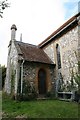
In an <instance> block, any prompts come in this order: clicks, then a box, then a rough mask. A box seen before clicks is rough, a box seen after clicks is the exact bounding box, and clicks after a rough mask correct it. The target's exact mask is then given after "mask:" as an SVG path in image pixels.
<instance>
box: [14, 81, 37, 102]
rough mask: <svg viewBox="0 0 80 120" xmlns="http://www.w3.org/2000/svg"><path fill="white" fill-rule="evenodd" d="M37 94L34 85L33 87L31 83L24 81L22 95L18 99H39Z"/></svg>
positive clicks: (18, 95) (19, 94)
mask: <svg viewBox="0 0 80 120" xmlns="http://www.w3.org/2000/svg"><path fill="white" fill-rule="evenodd" d="M37 96H38V95H37V92H36V89H35V86H34V84H33V85H31V84H30V82H29V81H26V80H24V81H23V90H22V93H18V94H17V96H16V99H17V100H19V101H22V100H23V101H26V100H33V99H36V98H37Z"/></svg>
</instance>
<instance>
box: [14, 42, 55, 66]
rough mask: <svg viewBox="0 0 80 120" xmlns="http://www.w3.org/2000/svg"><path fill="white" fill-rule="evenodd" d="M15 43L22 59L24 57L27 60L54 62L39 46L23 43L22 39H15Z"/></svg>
mask: <svg viewBox="0 0 80 120" xmlns="http://www.w3.org/2000/svg"><path fill="white" fill-rule="evenodd" d="M14 43H15V46H16V48H17V51H18V55H19V58H20V59H24V60H26V61H33V62H40V63H47V64H53V62H52V61H51V59H50V58H49V57H48V56H47V54H46V53H45V52H44V51H43V50H42V49H41V48H39V47H38V46H35V45H31V44H28V43H23V42H20V41H14Z"/></svg>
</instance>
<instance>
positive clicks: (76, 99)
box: [74, 91, 80, 102]
mask: <svg viewBox="0 0 80 120" xmlns="http://www.w3.org/2000/svg"><path fill="white" fill-rule="evenodd" d="M79 100H80V93H79V91H75V99H74V101H76V102H79Z"/></svg>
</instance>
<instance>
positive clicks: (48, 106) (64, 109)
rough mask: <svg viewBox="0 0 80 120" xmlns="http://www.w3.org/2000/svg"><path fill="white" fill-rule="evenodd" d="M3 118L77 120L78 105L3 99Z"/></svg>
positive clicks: (62, 102) (55, 101) (54, 101)
mask: <svg viewBox="0 0 80 120" xmlns="http://www.w3.org/2000/svg"><path fill="white" fill-rule="evenodd" d="M2 110H3V117H8V118H13V117H21V116H22V117H25V118H78V104H77V103H74V102H65V101H59V100H37V101H26V102H18V101H14V100H11V99H9V98H8V97H3V101H2Z"/></svg>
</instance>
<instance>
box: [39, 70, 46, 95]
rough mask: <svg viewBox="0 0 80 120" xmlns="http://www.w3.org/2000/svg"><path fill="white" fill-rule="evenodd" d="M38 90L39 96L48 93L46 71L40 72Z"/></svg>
mask: <svg viewBox="0 0 80 120" xmlns="http://www.w3.org/2000/svg"><path fill="white" fill-rule="evenodd" d="M38 90H39V94H45V93H46V71H45V70H43V69H40V70H39V72H38Z"/></svg>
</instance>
